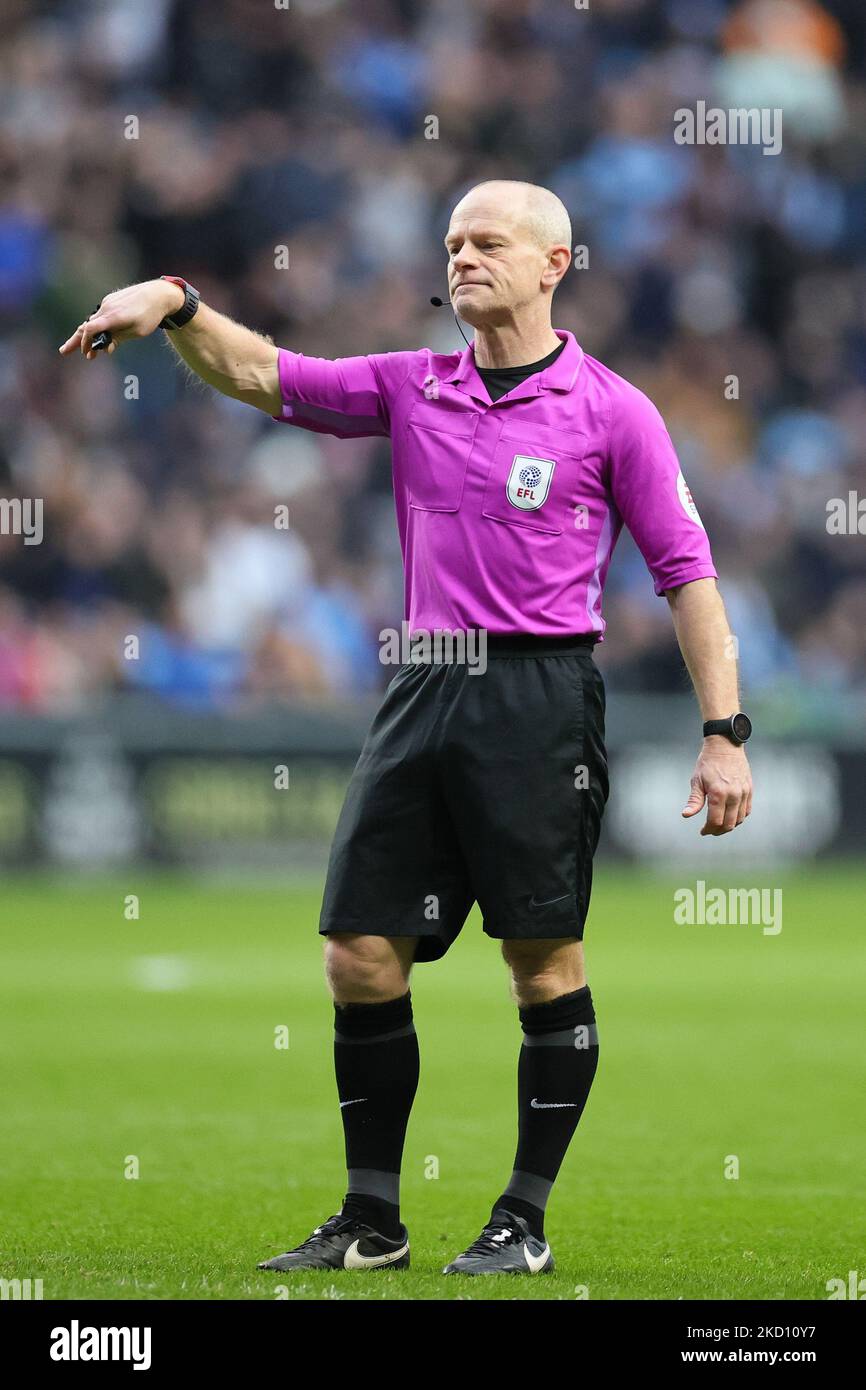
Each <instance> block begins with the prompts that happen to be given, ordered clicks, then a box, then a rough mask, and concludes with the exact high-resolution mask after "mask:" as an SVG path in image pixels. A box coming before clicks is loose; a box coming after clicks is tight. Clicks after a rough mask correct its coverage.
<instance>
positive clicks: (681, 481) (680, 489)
mask: <svg viewBox="0 0 866 1390" xmlns="http://www.w3.org/2000/svg"><path fill="white" fill-rule="evenodd" d="M677 496H678V497H679V499H680V505H681V506H682V509H683V511H684V512H685V514H686V516H687V517H688V518H689V520H690V521H696V522H697V523H698V525H699V526H700V527H701V529H702V530H704V531H705V530H706V527H705V526H704V523H703V522H702V521H701V514H700V512H699V511H698V509H697V507H696V506H695V499H694V498H693V497H692V492H691V488H690V487H689V485H688V483H687V482H686V480H685V478H684V477H683V475H682V473H678V474H677Z"/></svg>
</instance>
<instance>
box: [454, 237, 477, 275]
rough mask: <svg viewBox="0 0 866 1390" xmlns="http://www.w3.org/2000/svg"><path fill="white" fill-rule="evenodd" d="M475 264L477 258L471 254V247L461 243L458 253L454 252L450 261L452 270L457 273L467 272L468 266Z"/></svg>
mask: <svg viewBox="0 0 866 1390" xmlns="http://www.w3.org/2000/svg"><path fill="white" fill-rule="evenodd" d="M477 264H478V256H477V255H476V254H475V253H474V252H473V250H472V247H471V245H467V243H466V242H464V243H463V245H462V246H461V247H460V250H459V251H457V252H455V254H454V256H453V257H452V260H451V266H452V269H453V270H454V271H457V272H460V271H461V270H467V269H468V268H469V267H470V266H474V265H477Z"/></svg>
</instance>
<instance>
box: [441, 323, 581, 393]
mask: <svg viewBox="0 0 866 1390" xmlns="http://www.w3.org/2000/svg"><path fill="white" fill-rule="evenodd" d="M553 331H554V333H555V334H556V336H557V338H562V339H564V341H565V347H564V348H563V350H562V352H561V353H560V354H559V356H558V357H557V359H556V361H555V362H551V364H550V366H549V367H545V368H544V369H543V370H542V371H540V372H538V373H536V374H535V375H534V376H531V377H528V378H527V379H526V381H524V382H521V384H520V386H515V387H513V388H512V390H511V391H509V392H508V395H509V397H511V398H512V399H514V398H515V397H516V396H517V395H518V394H522V395H538V394H539V393H540V392H541V391H570V390H571V389H572V388H573V386H574V383H575V381H576V380H577V374H578V372H579V371H580V367H581V363H582V362H583V348H582V347H581V346H580V344H579V343H578V342H577V340H576V339H575V336H574V334H573V333H569V331H568V329H566V328H554V330H553ZM446 381H447V382H448V383H449V384H450V385H452V386H457V387H459V388H460V389H462V390H465V391H466V392H467V393H468V394H469V395H470V396H478V397H479V398H480V399H481V400H482V401H486V402H487V403H488V404H489V402H490V397H489V396H488V394H487V390H486V388H485V386H484V383H483V381H482V380H481V377H480V376H479V375H478V372H477V371H476V368H475V342H474V340H473V342H471V343H470V344H469V345H468V347H466V348H464V349H463V351H462V353H461V354H460V359H459V361H458V363H457V368H456V370H455V371H454V373H453V375H452V376H450V377H446ZM527 388H529V389H527Z"/></svg>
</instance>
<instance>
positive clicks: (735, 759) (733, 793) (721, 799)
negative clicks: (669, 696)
mask: <svg viewBox="0 0 866 1390" xmlns="http://www.w3.org/2000/svg"><path fill="white" fill-rule="evenodd" d="M691 788H692V790H691V795H690V796H689V799H688V801H687V802H686V804H685V806H684V808H683V816H684V818H686V819H688V818H689V817H690V816H696V815H697V814H698V812H699V811H700V810H702V809H703V806H704V802H706V805H707V819H706V821H705V823H704V825H703V826H702V827H701V834H702V835H727V833H728V831H729V830H734V829H735V828H736V827H737V826H738V825H742V823H743V821H744V820H745V819H746V816H747V815H748V814H749V812H750V811H751V809H752V770H751V768H750V767H749V760H748V758H747V757H746V750H745V748H743V747H742V746H738V745H736V744H734V743H731V741H730V739H727V738H724V737H723V736H722V735H721V734H712V735H711V736H710V737H709V738H705V739H704V743H703V747H702V749H701V751H700V754H699V756H698V761H697V763H696V764H695V770H694V772H693V773H692V779H691Z"/></svg>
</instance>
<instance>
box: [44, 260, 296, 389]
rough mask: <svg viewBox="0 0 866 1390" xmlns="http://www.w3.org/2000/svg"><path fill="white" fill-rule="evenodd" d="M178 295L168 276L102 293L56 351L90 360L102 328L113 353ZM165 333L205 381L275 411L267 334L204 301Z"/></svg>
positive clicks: (275, 378) (155, 321)
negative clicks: (180, 324)
mask: <svg viewBox="0 0 866 1390" xmlns="http://www.w3.org/2000/svg"><path fill="white" fill-rule="evenodd" d="M183 300H184V294H183V290H182V289H181V288H180V286H179V285H175V284H174V283H173V282H171V281H169V280H145V281H143V282H142V283H141V284H138V285H127V287H126V288H125V289H122V290H115V291H113V293H112V294H108V295H106V296H105V298H104V299H103V301H102V303H101V305H100V307H99V309H98V310H97V311H96V313H93V314H91V315H90V317H89V318H88V319H86V320H85V321H84V323H80V324H79V325H78V327H77V328H76V330H75V332H74V333H73V334H72V336H71V337H70V338H67V340H66V342H65V343H64V344H63V346H62V347H61V348H60V351H61V353H62V354H63V355H64V356H68V355H69V354H71V353H73V352H75V351H76V349H78V350H79V351H80V352H81V353H82V354H83V355H84V356H85V357H86V358H87V360H88V362H92V361H93V360H94V358H96V357H97V356H98V355H99V354H98V353H97V352H94V350H93V339H94V337H95V336H96V334H97V333H101V332H103V331H105V330H106V329H107V330H108V331H109V332H110V333H111V337H112V341H111V343H110V344H109V347H108V351H109V352H114V351H115V349H116V347H117V345H118V344H119V343H122V342H126V341H127V340H128V339H132V338H146V337H147V336H148V335H149V334H151V333H153V332H154V331H155V330H156V329H157V328H158V327H159V325H160V323H161V321H162V320H163V318H165V316H166V314H172V313H177V311H178V310H179V309H180V307H181V305H182V304H183ZM167 337H168V339H169V341H170V342H171V345H172V347H173V348H174V349H175V351H176V352H177V353H178V355H179V356H180V357H182V358H183V360H184V362H185V363H186V364H187V366H188V367H189V368H190V370H191V371H193V372H195V374H196V376H198V377H201V379H202V381H204V382H206V383H207V384H208V386H212V387H213V388H214V389H215V390H216V391H221V392H222V394H223V395H224V396H232V397H233V398H234V399H235V400H238V401H244V402H245V403H246V404H247V405H252V406H255V407H256V409H257V410H263V411H266V412H267V414H268V415H279V413H280V409H281V406H282V399H281V396H280V383H279V373H278V365H277V364H278V350H277V348H276V347H275V345H274V344H273V343H272V342H271V340H270V339H269V338H265V337H263V336H262V335H261V334H259V333H254V332H253V331H252V330H251V329H249V328H244V327H243V326H242V324H239V323H235V322H234V320H233V319H230V318H227V317H226V316H225V314H219V313H217V311H216V310H215V309H211V308H210V307H209V306H208V305H207V304H200V305H199V307H198V311H197V313H196V314H195V316H194V317H193V318H192V319H190V321H189V323H187V324H185V325H184V327H183V328H175V329H173V330H172V331H171V332H170V333H168V334H167Z"/></svg>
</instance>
